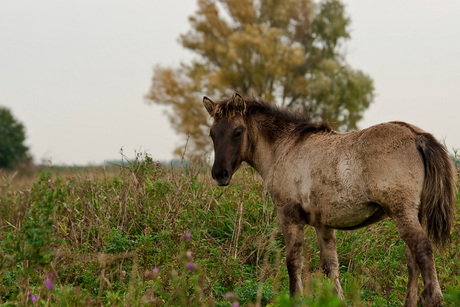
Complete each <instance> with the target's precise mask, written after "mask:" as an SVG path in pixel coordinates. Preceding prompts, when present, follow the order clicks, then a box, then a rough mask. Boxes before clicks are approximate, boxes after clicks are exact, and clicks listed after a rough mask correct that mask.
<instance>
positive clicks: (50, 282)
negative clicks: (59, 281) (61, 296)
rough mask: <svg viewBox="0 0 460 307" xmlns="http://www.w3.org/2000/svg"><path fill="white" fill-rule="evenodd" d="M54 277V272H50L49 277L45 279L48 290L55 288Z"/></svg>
mask: <svg viewBox="0 0 460 307" xmlns="http://www.w3.org/2000/svg"><path fill="white" fill-rule="evenodd" d="M53 279H54V274H53V273H50V274H49V275H48V277H47V278H46V279H45V288H46V289H48V290H53V288H54V284H53Z"/></svg>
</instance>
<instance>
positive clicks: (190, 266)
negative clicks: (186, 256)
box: [185, 261, 196, 271]
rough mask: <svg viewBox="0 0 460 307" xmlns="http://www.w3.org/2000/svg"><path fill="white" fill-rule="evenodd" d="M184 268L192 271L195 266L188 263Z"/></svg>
mask: <svg viewBox="0 0 460 307" xmlns="http://www.w3.org/2000/svg"><path fill="white" fill-rule="evenodd" d="M185 267H186V268H187V270H190V271H193V270H195V269H196V264H195V263H193V262H192V261H190V262H189V263H187V265H186V266H185Z"/></svg>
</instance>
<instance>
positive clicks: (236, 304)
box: [232, 302, 240, 307]
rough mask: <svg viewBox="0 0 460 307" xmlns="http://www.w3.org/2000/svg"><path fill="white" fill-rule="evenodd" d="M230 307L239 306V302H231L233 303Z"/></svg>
mask: <svg viewBox="0 0 460 307" xmlns="http://www.w3.org/2000/svg"><path fill="white" fill-rule="evenodd" d="M232 307H240V303H238V302H233V303H232Z"/></svg>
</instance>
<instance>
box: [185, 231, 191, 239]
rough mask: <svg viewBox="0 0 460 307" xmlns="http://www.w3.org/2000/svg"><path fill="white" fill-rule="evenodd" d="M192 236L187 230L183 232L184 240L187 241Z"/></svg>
mask: <svg viewBox="0 0 460 307" xmlns="http://www.w3.org/2000/svg"><path fill="white" fill-rule="evenodd" d="M191 238H192V234H191V233H190V232H188V231H186V232H185V233H184V239H185V241H189V240H190V239H191Z"/></svg>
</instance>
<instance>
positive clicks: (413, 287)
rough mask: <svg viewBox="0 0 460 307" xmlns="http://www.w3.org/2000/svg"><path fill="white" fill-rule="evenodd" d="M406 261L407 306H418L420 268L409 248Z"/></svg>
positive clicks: (407, 248)
mask: <svg viewBox="0 0 460 307" xmlns="http://www.w3.org/2000/svg"><path fill="white" fill-rule="evenodd" d="M406 261H407V275H408V281H407V293H406V304H405V305H406V306H407V307H409V306H410V307H412V306H414V307H415V306H417V300H418V292H419V291H418V290H419V287H418V278H419V276H420V268H419V267H418V265H417V261H416V259H415V256H414V255H412V253H411V251H410V249H409V247H408V246H406Z"/></svg>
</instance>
